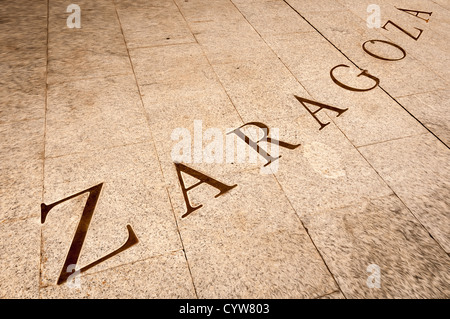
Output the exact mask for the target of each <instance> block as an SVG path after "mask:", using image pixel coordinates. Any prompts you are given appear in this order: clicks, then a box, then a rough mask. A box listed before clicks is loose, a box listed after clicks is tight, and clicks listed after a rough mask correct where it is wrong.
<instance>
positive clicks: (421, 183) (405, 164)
mask: <svg viewBox="0 0 450 319" xmlns="http://www.w3.org/2000/svg"><path fill="white" fill-rule="evenodd" d="M359 150H360V151H361V153H362V154H363V155H364V157H366V158H367V160H368V161H369V162H370V163H371V165H373V167H374V168H375V169H376V170H377V172H378V173H379V174H380V176H381V177H382V178H383V179H384V180H385V181H386V183H388V184H389V186H390V187H391V188H392V189H393V191H394V192H395V193H396V194H397V195H398V196H399V197H400V199H401V200H402V201H403V202H404V203H405V205H406V206H407V207H408V208H409V209H410V210H411V212H412V213H413V214H414V216H416V217H417V219H418V220H419V221H420V222H421V223H422V224H423V225H424V226H425V228H426V229H427V230H428V231H429V233H430V234H431V235H432V236H433V237H434V238H435V239H436V241H437V242H439V244H440V245H441V246H442V247H443V248H444V249H445V251H446V252H447V253H448V252H449V251H450V246H449V245H450V242H449V238H448V229H449V226H450V224H449V223H450V219H449V216H448V212H449V207H450V203H449V198H450V196H449V192H450V185H449V174H450V170H449V166H448V162H449V151H448V149H447V148H446V147H445V146H444V145H443V144H442V143H441V142H439V141H438V140H437V139H436V138H435V137H433V136H432V135H431V134H425V135H420V136H417V137H409V138H405V139H399V140H394V141H389V142H386V143H380V144H375V145H370V146H367V147H361V148H360V149H359Z"/></svg>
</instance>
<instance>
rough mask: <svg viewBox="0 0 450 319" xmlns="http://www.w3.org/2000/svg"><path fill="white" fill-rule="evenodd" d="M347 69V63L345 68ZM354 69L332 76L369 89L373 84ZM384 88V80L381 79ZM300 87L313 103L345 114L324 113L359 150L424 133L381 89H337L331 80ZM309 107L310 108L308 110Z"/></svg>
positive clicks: (315, 81)
mask: <svg viewBox="0 0 450 319" xmlns="http://www.w3.org/2000/svg"><path fill="white" fill-rule="evenodd" d="M346 65H347V66H350V65H351V64H350V63H347V64H346ZM360 73H361V70H359V69H357V68H356V67H353V66H352V67H351V68H340V69H336V70H335V72H334V75H335V77H336V78H338V79H339V81H341V82H342V83H344V84H345V85H348V86H350V87H354V88H360V89H365V88H370V87H373V85H374V84H375V82H374V81H373V80H371V79H369V78H367V77H364V76H361V77H358V75H359V74H360ZM380 81H381V82H380V85H381V86H383V84H384V83H383V79H380ZM302 84H303V85H304V86H305V88H306V89H307V90H308V92H309V93H310V94H311V96H312V97H313V100H314V101H317V102H320V103H324V104H326V105H330V106H333V107H337V108H340V109H346V108H348V111H346V112H345V113H344V114H342V115H341V116H339V117H336V115H337V113H336V112H333V111H331V110H324V111H325V112H327V113H328V114H329V115H330V116H331V117H332V119H333V121H334V123H335V124H336V125H337V126H338V127H339V128H340V129H341V130H342V132H343V133H344V134H345V135H346V136H347V138H348V139H349V140H350V141H351V142H352V144H353V145H355V146H362V145H367V144H372V143H378V142H382V141H387V140H392V139H395V138H401V137H406V136H412V135H418V134H423V133H425V132H426V129H425V128H424V127H423V126H422V125H421V124H420V123H419V122H418V121H417V120H416V119H414V118H413V117H412V116H411V115H409V114H408V113H407V112H406V111H405V110H404V109H403V108H402V107H401V106H399V105H398V104H397V102H395V101H394V100H393V99H392V98H391V97H389V95H387V94H386V93H385V92H383V91H382V90H381V89H380V88H375V89H373V90H371V91H366V92H354V91H349V90H346V89H344V88H342V87H339V86H338V85H336V84H335V83H334V82H333V80H332V79H331V77H329V76H328V77H327V78H322V79H316V80H314V81H303V82H302ZM308 107H311V106H308Z"/></svg>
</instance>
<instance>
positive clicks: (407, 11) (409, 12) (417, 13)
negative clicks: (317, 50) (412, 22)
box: [395, 7, 433, 23]
mask: <svg viewBox="0 0 450 319" xmlns="http://www.w3.org/2000/svg"><path fill="white" fill-rule="evenodd" d="M395 8H396V9H397V10H400V11H403V12H406V13H407V14H410V15H412V16H414V17H417V18H419V19H422V20H423V21H425V22H427V23H428V21H430V19H425V18H422V17H421V16H419V14H421V13H423V14H428V16H429V17H431V15H432V14H433V12H427V11H417V10H408V9H400V8H397V7H395ZM412 12H415V13H416V14H412Z"/></svg>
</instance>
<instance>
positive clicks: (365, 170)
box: [261, 110, 392, 222]
mask: <svg viewBox="0 0 450 319" xmlns="http://www.w3.org/2000/svg"><path fill="white" fill-rule="evenodd" d="M322 112H323V110H322V111H321V112H319V113H317V116H322V118H321V121H323V122H324V123H327V122H330V119H329V118H327V116H326V114H321V113H322ZM347 112H349V111H347ZM344 114H345V113H344ZM333 116H334V115H333ZM333 119H334V118H333ZM266 124H267V125H269V126H270V127H272V128H279V130H280V132H285V133H284V134H283V139H284V140H286V141H290V142H291V143H296V144H301V147H299V148H297V149H295V150H288V149H283V148H281V147H280V155H281V156H282V157H281V158H280V159H279V163H278V167H273V169H274V168H276V170H275V176H276V178H277V180H278V181H279V183H280V185H281V187H282V188H283V190H284V192H285V194H286V196H287V197H288V198H289V201H290V202H291V204H292V206H293V207H294V209H295V211H296V212H297V214H298V215H299V216H300V218H301V219H302V221H303V222H305V221H307V220H308V218H310V216H313V215H314V214H315V212H317V211H322V210H324V209H333V208H338V207H343V206H348V205H351V204H353V203H357V202H359V201H361V200H363V199H367V198H376V197H379V196H385V195H389V194H391V193H392V191H391V190H390V189H389V188H388V187H387V185H386V184H385V183H384V182H383V180H382V179H381V178H380V177H379V176H378V174H377V173H376V172H375V171H374V170H373V169H372V168H371V166H370V165H369V164H368V163H367V161H366V160H365V159H364V158H363V157H362V156H361V155H360V154H359V152H358V151H357V150H356V149H355V148H354V147H353V145H351V143H350V142H349V141H348V140H347V139H346V137H345V135H344V134H343V133H342V132H341V131H340V130H339V129H338V128H337V127H336V126H335V125H334V124H333V123H332V122H330V124H329V125H328V126H326V127H325V128H324V129H322V130H319V128H320V125H319V124H318V123H317V121H316V120H315V119H314V118H313V117H312V116H311V115H309V114H308V115H304V116H299V117H293V118H290V119H283V120H274V121H268V122H267V123H266ZM283 139H282V140H283ZM263 146H264V145H263V144H261V147H263ZM271 165H273V164H271Z"/></svg>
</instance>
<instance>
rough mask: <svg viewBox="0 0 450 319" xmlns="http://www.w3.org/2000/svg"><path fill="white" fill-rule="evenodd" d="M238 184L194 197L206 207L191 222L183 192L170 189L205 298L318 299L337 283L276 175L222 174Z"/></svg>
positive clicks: (192, 195) (202, 189)
mask: <svg viewBox="0 0 450 319" xmlns="http://www.w3.org/2000/svg"><path fill="white" fill-rule="evenodd" d="M220 180H221V182H225V183H228V185H232V184H237V185H238V186H237V187H236V188H234V189H232V190H231V191H229V192H228V193H226V194H224V195H222V196H219V197H217V198H214V195H216V194H217V190H216V189H214V188H213V187H209V186H208V185H205V186H203V185H202V186H200V187H199V188H198V189H195V190H192V191H191V192H190V194H189V196H190V199H191V200H192V201H191V202H192V203H197V204H198V203H202V204H203V207H202V208H200V209H198V210H197V211H195V212H193V213H192V214H190V215H189V216H187V217H186V218H184V219H181V215H182V214H183V213H184V212H185V203H184V200H183V197H182V193H181V189H179V187H178V188H175V189H171V190H170V195H171V198H172V204H173V205H174V209H175V212H176V215H177V218H179V219H180V220H179V221H178V224H179V227H180V234H181V237H182V240H183V243H184V247H185V250H186V255H187V259H188V261H189V265H190V269H191V272H192V276H193V281H194V284H195V287H196V291H197V293H198V296H199V297H200V298H306V297H308V298H314V297H318V296H321V295H324V294H325V293H328V292H330V291H333V290H336V288H337V287H336V285H335V283H334V281H333V279H332V277H331V275H330V274H329V273H328V271H327V269H326V267H325V265H324V264H323V262H322V260H321V258H320V256H319V254H318V253H317V251H316V250H315V248H314V246H313V244H312V243H311V241H310V239H309V237H308V235H307V233H306V231H305V230H304V228H303V226H302V224H301V223H300V221H299V219H298V217H297V216H296V215H295V212H294V211H293V210H292V208H291V206H290V204H289V202H288V201H287V199H286V197H285V196H284V195H283V192H282V190H281V188H280V187H279V186H278V183H277V182H276V180H275V179H274V177H273V176H272V175H261V174H260V173H259V170H252V171H245V172H241V173H240V174H238V175H234V174H233V175H228V176H223V177H221V178H220Z"/></svg>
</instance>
